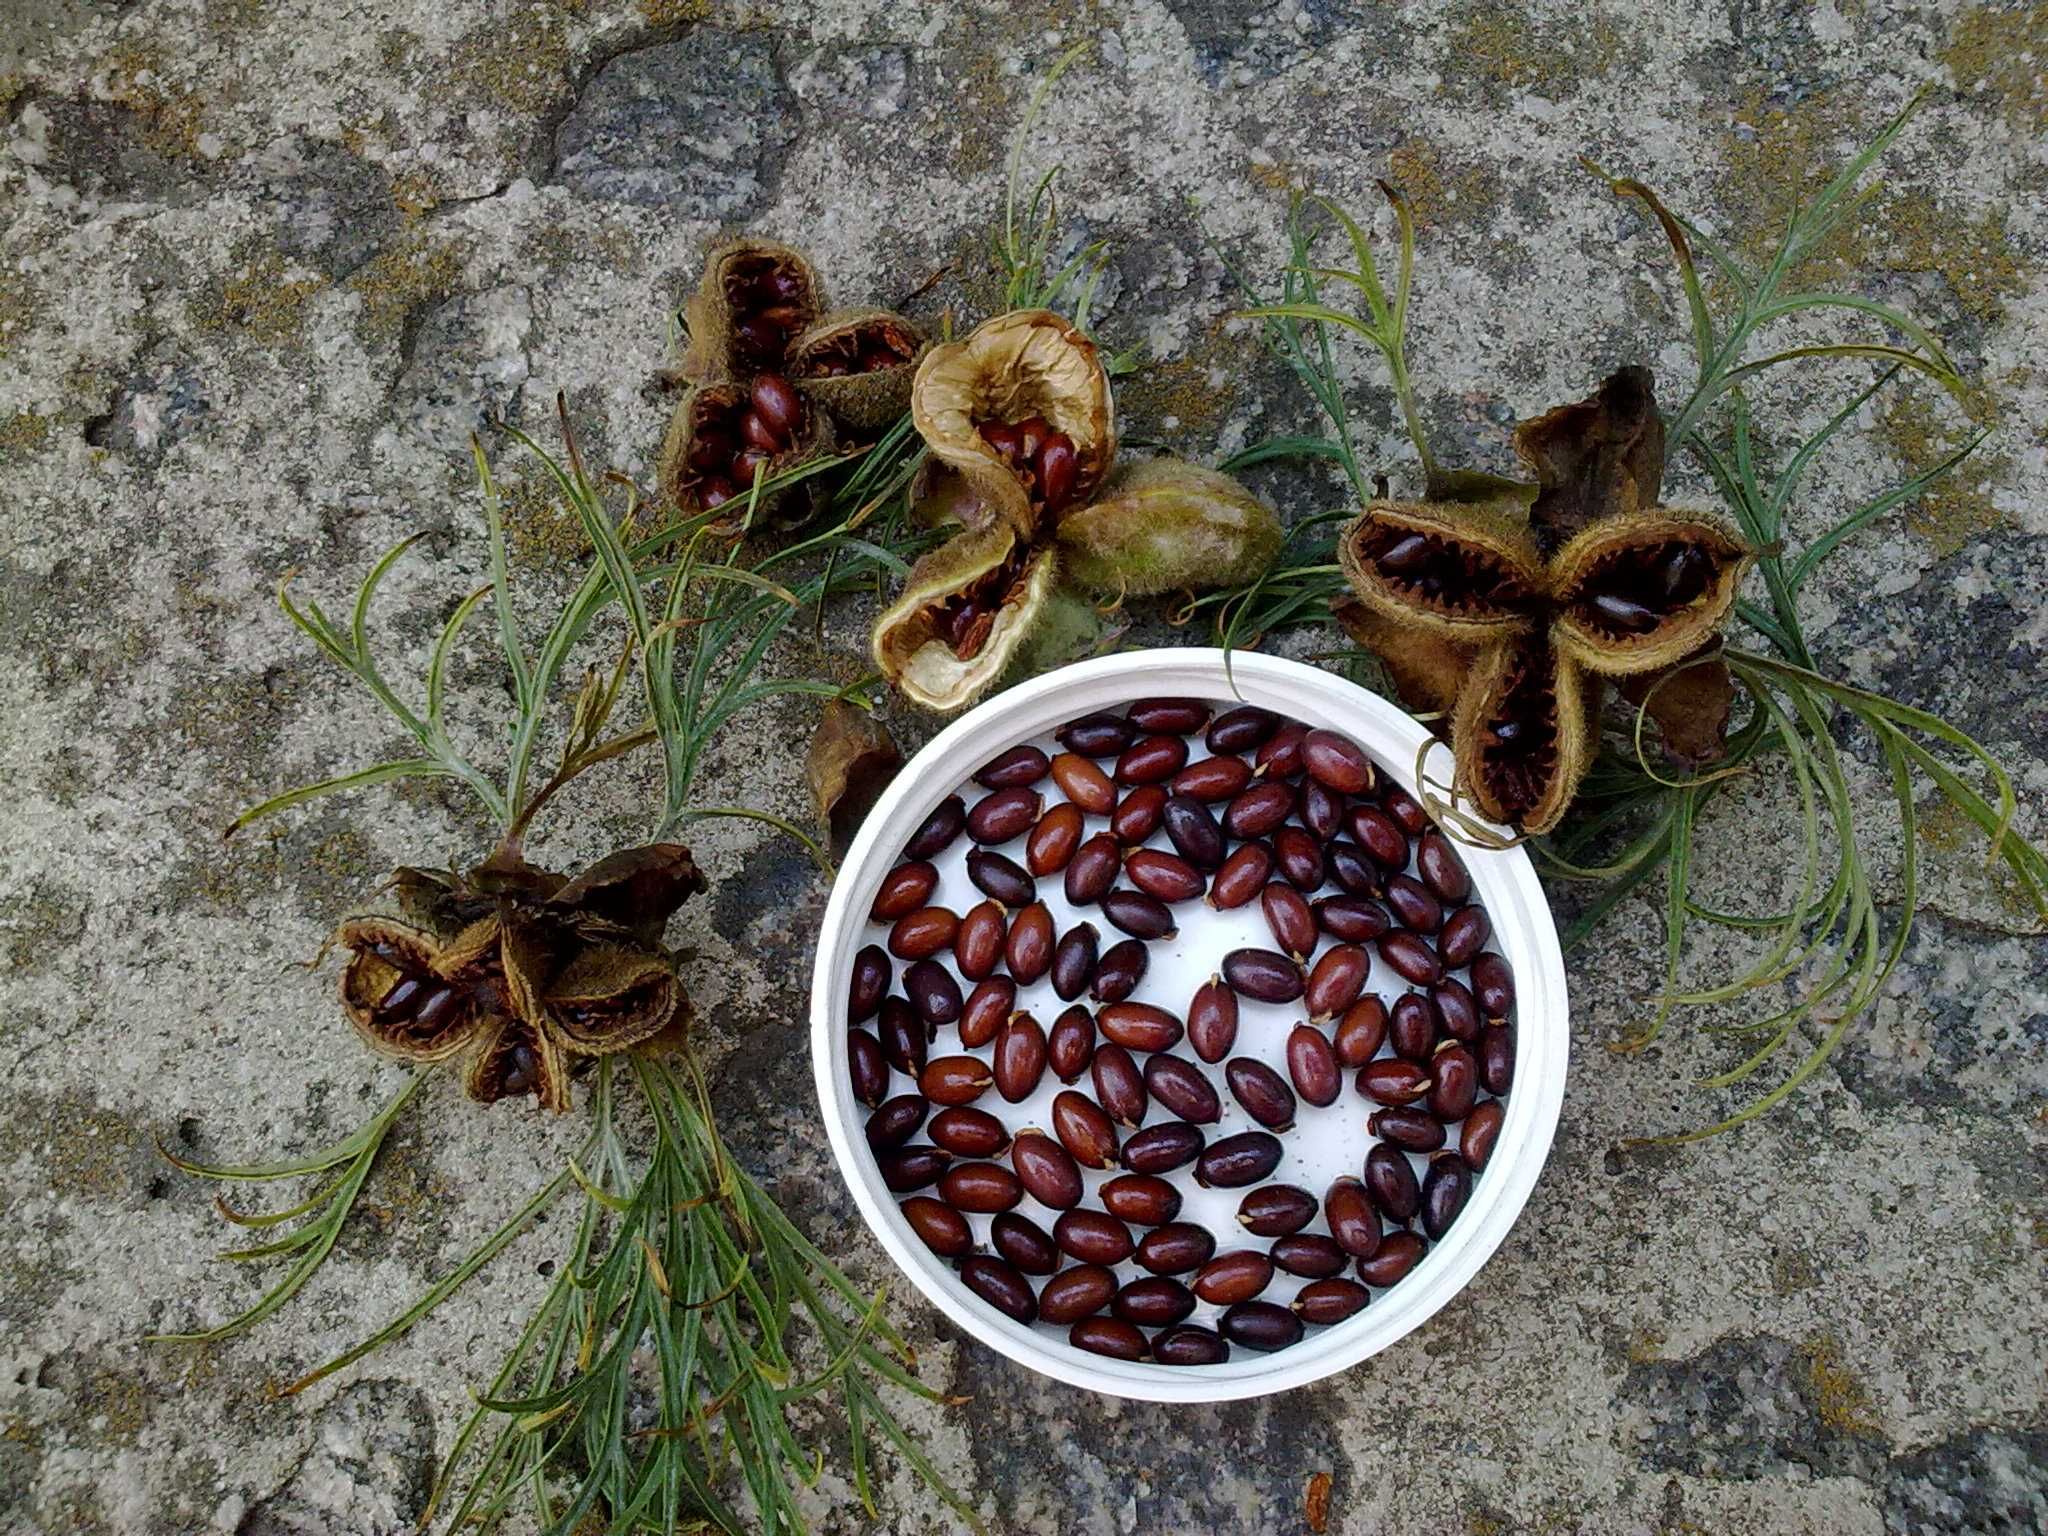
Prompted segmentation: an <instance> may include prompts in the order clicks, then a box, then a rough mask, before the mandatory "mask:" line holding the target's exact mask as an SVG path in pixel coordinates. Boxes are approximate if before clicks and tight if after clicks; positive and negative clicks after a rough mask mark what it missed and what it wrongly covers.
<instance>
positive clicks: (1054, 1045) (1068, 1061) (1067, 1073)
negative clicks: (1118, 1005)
mask: <svg viewBox="0 0 2048 1536" xmlns="http://www.w3.org/2000/svg"><path fill="white" fill-rule="evenodd" d="M1094 1056H1095V1015H1094V1014H1092V1013H1090V1012H1089V1011H1088V1009H1087V1008H1086V1007H1085V1006H1083V1005H1082V1004H1080V1003H1076V1004H1075V1005H1074V1006H1073V1007H1071V1008H1068V1009H1066V1010H1065V1011H1064V1012H1062V1013H1061V1014H1060V1016H1059V1017H1058V1018H1057V1019H1055V1020H1053V1024H1052V1028H1051V1029H1050V1030H1049V1031H1047V1033H1046V1037H1045V1064H1046V1066H1048V1067H1049V1068H1051V1069H1052V1074H1053V1076H1055V1077H1057V1078H1058V1079H1059V1080H1060V1081H1061V1082H1063V1083H1071V1082H1073V1081H1074V1080H1075V1079H1076V1078H1078V1077H1079V1076H1080V1075H1081V1074H1082V1073H1083V1072H1086V1071H1087V1070H1088V1063H1089V1062H1090V1061H1091V1060H1093V1059H1094Z"/></svg>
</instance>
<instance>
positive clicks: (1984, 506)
mask: <svg viewBox="0 0 2048 1536" xmlns="http://www.w3.org/2000/svg"><path fill="white" fill-rule="evenodd" d="M1965 410H1966V412H1967V414H1968V417H1969V421H1968V423H1966V425H1967V426H1975V427H1988V426H1990V425H1992V424H1993V423H1994V422H1995V421H1996V420H1997V408H1996V405H1995V403H1994V400H1993V397H1992V395H1991V393H1990V392H1989V391H1987V390H1984V389H1982V388H1979V389H1977V390H1974V391H1972V392H1971V393H1970V394H1969V395H1968V396H1967V398H1966V402H1965ZM1877 437H1878V440H1879V441H1880V442H1881V443H1883V444H1884V445H1885V446H1886V447H1888V448H1889V449H1891V451H1892V452H1893V454H1895V455H1896V456H1897V457H1898V459H1899V462H1900V464H1901V465H1902V466H1903V468H1904V469H1905V470H1906V472H1907V473H1908V474H1911V475H1918V474H1923V473H1925V472H1926V471H1927V470H1929V469H1932V468H1933V467H1934V466H1935V465H1936V464H1939V463H1940V462H1941V461H1942V460H1943V459H1945V458H1947V457H1948V456H1949V455H1950V454H1951V453H1953V452H1954V451H1955V450H1956V448H1957V446H1958V445H1959V439H1960V434H1959V433H1957V432H1954V431H1951V430H1948V429H1947V428H1945V427H1944V426H1943V425H1942V424H1941V423H1940V422H1939V421H1938V420H1937V419H1936V418H1935V416H1934V415H1933V414H1931V413H1930V412H1929V410H1928V405H1927V402H1926V400H1925V399H1923V398H1921V397H1919V396H1918V395H1916V394H1915V393H1914V392H1912V391H1899V392H1897V393H1895V394H1894V395H1893V396H1892V398H1891V402H1890V404H1889V405H1887V406H1886V407H1885V409H1884V412H1883V414H1882V415H1880V416H1879V417H1878V421H1877ZM2011 467H2012V461H2011V459H2010V458H2009V457H2008V456H2006V455H2002V454H1986V453H1985V452H1984V450H1983V449H1982V448H1979V449H1978V450H1977V452H1975V453H1973V454H1971V455H1970V457H1969V458H1967V459H1965V460H1964V461H1963V462H1962V463H1961V464H1958V465H1957V466H1956V467H1955V468H1954V469H1952V470H1950V471H1949V472H1948V473H1947V474H1946V475H1944V476H1942V477H1941V478H1940V479H1939V480H1937V481H1935V482H1934V484H1932V485H1931V486H1929V487H1928V488H1927V490H1926V491H1925V492H1924V493H1923V494H1922V495H1921V496H1920V497H1919V498H1918V499H1917V500H1915V501H1913V502H1911V503H1909V504H1908V505H1907V507H1906V514H1905V516H1906V526H1907V527H1908V528H1909V529H1911V530H1912V531H1913V532H1914V533H1915V534H1917V535H1918V536H1919V537H1920V538H1922V539H1925V540H1926V541H1927V544H1928V546H1929V547H1930V548H1931V549H1932V550H1933V551H1934V554H1935V556H1936V558H1938V559H1942V560H1946V559H1948V558H1949V557H1950V556H1951V555H1953V554H1955V553H1957V552H1958V551H1959V550H1961V549H1963V548H1964V547H1965V546H1967V545H1968V544H1970V543H1971V542H1972V541H1974V540H1976V539H1979V538H1981V537H1983V536H1984V535H1985V534H1987V533H1990V532H1992V531H1993V530H1994V529H1998V528H2002V527H2004V526H2005V525H2006V523H2007V522H2008V521H2009V519H2008V518H2007V516H2006V514H2005V512H2004V511H2003V510H2002V509H2001V508H2000V507H1999V505H1998V504H1997V502H1995V501H1994V500H1993V499H1992V496H1991V487H1992V486H1993V485H1995V484H1996V483H1997V482H1998V480H1999V479H2000V478H2001V477H2002V476H2003V475H2004V474H2005V473H2006V472H2007V471H2009V470H2010V469H2011Z"/></svg>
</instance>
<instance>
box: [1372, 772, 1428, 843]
mask: <svg viewBox="0 0 2048 1536" xmlns="http://www.w3.org/2000/svg"><path fill="white" fill-rule="evenodd" d="M1380 804H1381V805H1384V806H1385V807H1386V808H1387V814H1388V815H1390V816H1392V817H1393V818H1394V820H1396V821H1397V822H1399V823H1400V824H1401V830H1402V831H1403V832H1406V833H1407V834H1408V835H1409V836H1410V837H1420V836H1422V834H1423V833H1424V832H1426V831H1428V830H1429V812H1428V811H1425V810H1424V809H1423V808H1422V802H1421V801H1420V800H1417V799H1416V798H1415V797H1414V796H1413V795H1411V794H1409V793H1408V791H1407V790H1405V789H1403V788H1402V787H1401V786H1400V785H1398V784H1396V783H1395V782H1394V781H1393V780H1392V779H1389V780H1387V781H1386V783H1385V785H1384V786H1383V787H1382V788H1381V790H1380Z"/></svg>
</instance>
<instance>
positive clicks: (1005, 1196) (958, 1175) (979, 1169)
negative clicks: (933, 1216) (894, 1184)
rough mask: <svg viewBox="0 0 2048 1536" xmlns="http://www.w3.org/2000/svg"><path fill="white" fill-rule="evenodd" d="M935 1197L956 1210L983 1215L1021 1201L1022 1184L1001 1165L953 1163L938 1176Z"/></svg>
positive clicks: (1022, 1194)
mask: <svg viewBox="0 0 2048 1536" xmlns="http://www.w3.org/2000/svg"><path fill="white" fill-rule="evenodd" d="M1012 1145H1014V1143H1012ZM939 1197H940V1198H941V1199H943V1200H944V1201H945V1202H946V1203H947V1204H948V1205H950V1206H952V1207H953V1209H954V1210H956V1211H974V1212H979V1213H981V1214H984V1215H986V1214H989V1213H991V1212H995V1211H1007V1210H1008V1209H1009V1208H1010V1207H1011V1206H1013V1205H1015V1204H1016V1203H1017V1202H1018V1201H1019V1200H1022V1199H1023V1198H1024V1185H1023V1184H1022V1183H1021V1182H1020V1181H1019V1180H1018V1178H1017V1175H1016V1174H1014V1173H1012V1172H1010V1170H1009V1169H1007V1168H1005V1167H1004V1166H1003V1165H1002V1164H1001V1163H955V1164H954V1165H953V1166H952V1167H950V1168H948V1169H947V1170H946V1171H945V1172H944V1173H942V1174H940V1175H939Z"/></svg>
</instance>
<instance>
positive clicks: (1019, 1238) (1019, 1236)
mask: <svg viewBox="0 0 2048 1536" xmlns="http://www.w3.org/2000/svg"><path fill="white" fill-rule="evenodd" d="M988 1240H989V1246H990V1247H992V1248H994V1249H995V1251H996V1252H997V1253H999V1254H1001V1255H1002V1256H1003V1257H1004V1258H1006V1259H1008V1260H1009V1261H1010V1262H1011V1263H1012V1264H1014V1265H1016V1266H1017V1268H1019V1269H1021V1270H1022V1271H1023V1272H1024V1273H1025V1274H1027V1275H1049V1274H1051V1273H1052V1272H1053V1271H1054V1270H1055V1269H1057V1268H1059V1263H1060V1250H1059V1245H1058V1244H1056V1243H1055V1242H1053V1240H1052V1235H1051V1234H1050V1233H1048V1232H1047V1231H1046V1230H1045V1228H1043V1227H1041V1226H1040V1225H1039V1224H1038V1223H1037V1222H1035V1221H1033V1220H1032V1219H1031V1218H1030V1217H1028V1216H1019V1215H1018V1214H1017V1213H1016V1212H1015V1211H1002V1212H999V1213H998V1214H997V1216H996V1219H995V1220H994V1221H992V1222H990V1223H989V1228H988Z"/></svg>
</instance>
